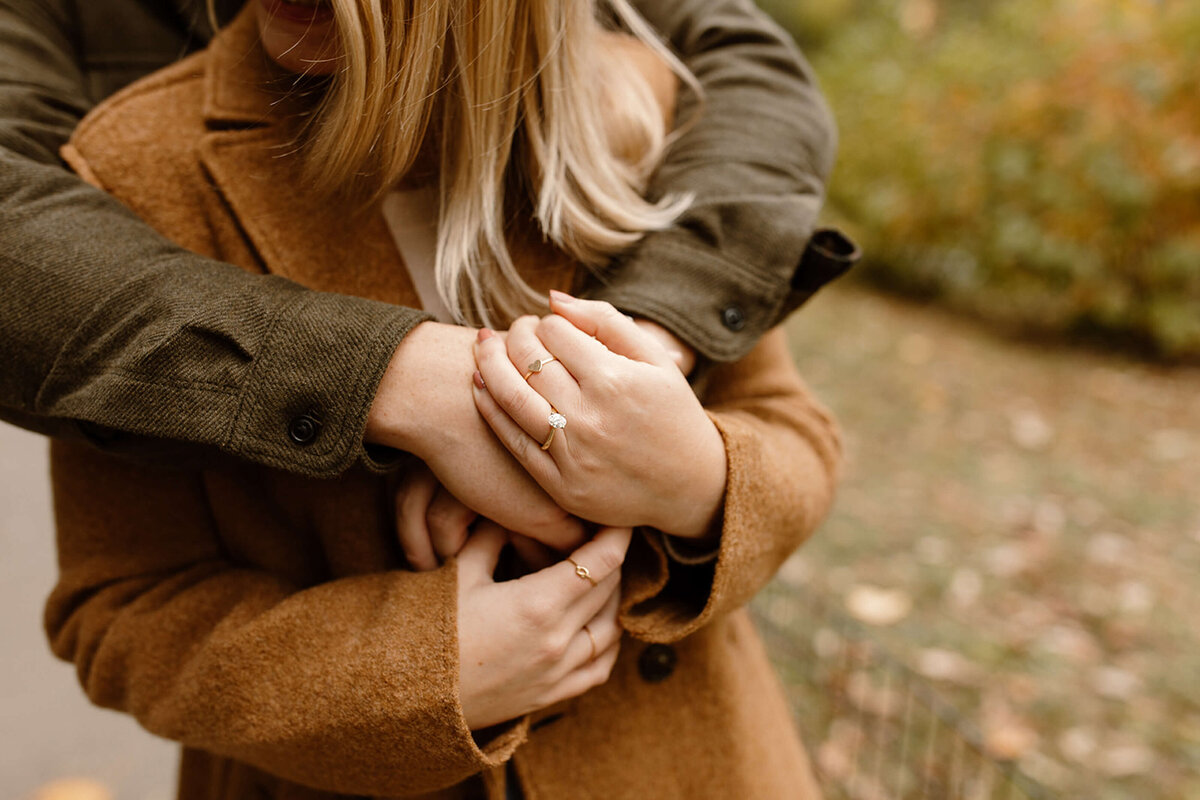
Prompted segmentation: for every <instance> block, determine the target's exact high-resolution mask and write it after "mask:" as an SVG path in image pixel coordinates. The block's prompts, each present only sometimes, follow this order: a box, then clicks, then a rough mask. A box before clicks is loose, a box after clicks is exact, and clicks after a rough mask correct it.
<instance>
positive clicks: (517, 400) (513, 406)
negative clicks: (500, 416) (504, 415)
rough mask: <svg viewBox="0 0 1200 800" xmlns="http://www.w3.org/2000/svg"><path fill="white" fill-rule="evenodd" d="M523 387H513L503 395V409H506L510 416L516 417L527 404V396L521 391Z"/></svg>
mask: <svg viewBox="0 0 1200 800" xmlns="http://www.w3.org/2000/svg"><path fill="white" fill-rule="evenodd" d="M523 388H524V387H521V386H514V387H513V388H512V389H510V390H509V391H508V392H507V393H506V395H505V403H504V407H505V408H507V409H508V411H509V415H510V416H514V417H515V416H517V415H518V414H520V413H521V412H522V411H523V410H524V409H525V406H526V405H527V404H528V402H529V398H528V396H527V395H526V394H525V392H524V391H523Z"/></svg>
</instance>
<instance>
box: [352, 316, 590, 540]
mask: <svg viewBox="0 0 1200 800" xmlns="http://www.w3.org/2000/svg"><path fill="white" fill-rule="evenodd" d="M475 335H476V331H475V330H474V329H472V328H464V327H461V326H458V325H443V324H441V323H437V322H423V323H421V324H420V325H418V326H417V327H416V328H415V329H413V331H412V332H410V333H409V334H408V336H406V337H405V338H404V341H403V342H402V343H401V344H400V346H399V347H398V348H396V353H395V355H393V356H392V361H391V364H389V366H388V370H387V372H386V373H385V374H384V376H383V380H382V381H380V384H379V391H378V392H377V393H376V395H375V402H374V403H373V405H372V406H371V411H370V414H369V416H368V418H367V430H366V439H367V441H369V442H373V443H375V444H382V445H387V446H389V447H395V448H398V449H401V450H405V451H408V452H410V453H412V454H413V455H415V456H417V457H418V458H420V459H421V460H422V461H424V462H425V463H426V464H427V465H428V467H429V469H430V470H431V471H432V472H433V474H434V475H435V476H437V479H438V480H439V481H441V484H442V485H443V486H444V487H445V490H446V491H448V492H449V494H450V495H452V496H453V497H456V498H458V499H459V500H460V501H462V503H463V504H464V505H466V506H467V507H468V508H469V509H471V510H472V511H474V512H476V513H478V514H479V515H481V516H483V517H487V518H488V519H491V520H494V521H495V522H496V523H497V524H498V525H500V526H501V527H503V528H507V529H508V530H510V531H514V532H516V533H519V534H524V535H525V536H528V537H530V538H532V539H535V540H537V541H539V542H541V543H543V544H545V545H547V546H549V547H552V548H554V549H555V550H559V551H562V552H568V551H570V550H572V549H574V548H575V547H578V546H579V545H580V544H581V543H582V542H583V541H584V529H583V525H582V523H581V522H580V521H579V520H578V519H576V518H574V517H572V516H571V515H570V514H568V513H567V512H566V511H564V510H563V509H562V508H560V507H559V506H558V504H557V503H555V502H554V501H553V500H552V499H551V498H550V496H549V495H548V494H546V492H545V491H543V490H542V488H541V487H539V486H538V485H537V483H535V482H534V480H533V479H532V478H531V477H530V476H529V474H528V473H527V472H526V471H525V469H524V468H523V467H522V466H521V465H520V464H518V463H517V462H516V460H515V459H513V457H512V456H511V455H509V453H508V451H507V450H506V449H505V447H504V446H503V445H502V444H501V443H500V442H499V441H498V440H497V439H496V437H495V436H494V435H493V434H492V431H491V429H490V428H489V427H488V425H487V424H486V423H485V422H484V421H483V419H482V418H481V417H480V416H479V412H478V411H477V410H476V408H475V401H474V399H473V397H472V393H471V375H472V373H473V372H474V371H475V357H474V354H473V351H472V345H473V344H474V341H475Z"/></svg>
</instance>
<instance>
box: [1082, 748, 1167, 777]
mask: <svg viewBox="0 0 1200 800" xmlns="http://www.w3.org/2000/svg"><path fill="white" fill-rule="evenodd" d="M1096 765H1097V767H1098V768H1099V769H1100V771H1101V772H1103V773H1104V774H1105V775H1108V776H1109V777H1112V778H1123V777H1128V776H1130V775H1144V774H1145V773H1147V772H1149V771H1150V770H1151V768H1152V767H1153V766H1154V751H1153V750H1151V749H1150V748H1149V747H1146V746H1144V745H1140V744H1127V745H1119V746H1117V747H1110V748H1107V749H1106V750H1104V751H1103V752H1101V753H1100V756H1099V757H1098V758H1097V759H1096Z"/></svg>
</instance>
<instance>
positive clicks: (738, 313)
mask: <svg viewBox="0 0 1200 800" xmlns="http://www.w3.org/2000/svg"><path fill="white" fill-rule="evenodd" d="M721 322H723V323H725V327H726V328H729V330H731V331H740V330H741V329H742V328H744V327H746V312H745V311H743V310H742V309H741V307H740V306H726V307H725V310H723V311H722V312H721Z"/></svg>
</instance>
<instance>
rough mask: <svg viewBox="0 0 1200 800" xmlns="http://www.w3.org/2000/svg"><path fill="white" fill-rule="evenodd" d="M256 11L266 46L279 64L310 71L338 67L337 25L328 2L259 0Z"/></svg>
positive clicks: (316, 72)
mask: <svg viewBox="0 0 1200 800" xmlns="http://www.w3.org/2000/svg"><path fill="white" fill-rule="evenodd" d="M255 11H256V14H255V16H256V17H257V19H258V34H259V38H260V39H261V40H262V44H263V49H264V50H266V52H267V55H268V56H269V57H270V58H271V60H272V61H274V62H275V63H276V64H278V65H279V66H280V67H282V68H283V69H285V70H287V71H288V72H296V73H304V74H308V75H328V74H330V73H332V72H334V71H335V70H336V69H337V67H338V58H337V29H336V25H335V22H334V17H333V9H332V8H330V7H329V5H328V4H326V3H317V4H315V5H309V4H307V3H293V2H288V0H259V2H258V4H257V7H256V9H255Z"/></svg>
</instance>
